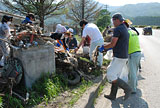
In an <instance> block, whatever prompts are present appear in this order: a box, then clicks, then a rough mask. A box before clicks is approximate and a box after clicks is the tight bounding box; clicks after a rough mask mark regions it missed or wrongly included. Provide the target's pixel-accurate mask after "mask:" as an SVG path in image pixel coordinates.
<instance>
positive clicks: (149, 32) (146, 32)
mask: <svg viewBox="0 0 160 108" xmlns="http://www.w3.org/2000/svg"><path fill="white" fill-rule="evenodd" d="M142 34H143V35H152V27H150V26H148V27H144V28H143V32H142Z"/></svg>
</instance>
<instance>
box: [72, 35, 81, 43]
mask: <svg viewBox="0 0 160 108" xmlns="http://www.w3.org/2000/svg"><path fill="white" fill-rule="evenodd" d="M74 37H75V38H76V39H77V41H79V42H80V41H81V39H82V38H81V37H80V36H78V35H75V36H74Z"/></svg>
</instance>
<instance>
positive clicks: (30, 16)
mask: <svg viewBox="0 0 160 108" xmlns="http://www.w3.org/2000/svg"><path fill="white" fill-rule="evenodd" d="M26 17H28V18H29V19H30V20H31V21H34V20H35V17H34V14H32V13H29V14H28V15H27V16H26Z"/></svg>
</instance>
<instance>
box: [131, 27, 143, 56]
mask: <svg viewBox="0 0 160 108" xmlns="http://www.w3.org/2000/svg"><path fill="white" fill-rule="evenodd" d="M128 32H129V47H128V48H129V49H128V54H131V53H134V52H136V51H141V48H140V44H139V37H138V35H137V33H136V32H135V31H134V30H131V29H129V30H128Z"/></svg>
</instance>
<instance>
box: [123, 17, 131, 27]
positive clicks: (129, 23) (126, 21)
mask: <svg viewBox="0 0 160 108" xmlns="http://www.w3.org/2000/svg"><path fill="white" fill-rule="evenodd" d="M124 23H125V24H127V27H129V26H130V25H131V24H132V22H131V21H130V20H129V19H125V20H124Z"/></svg>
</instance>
